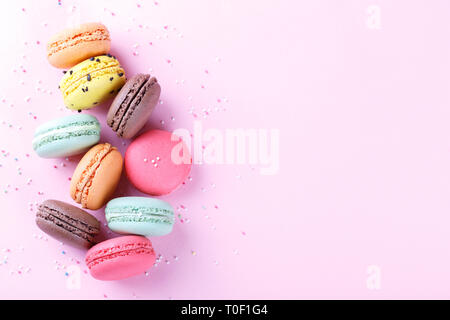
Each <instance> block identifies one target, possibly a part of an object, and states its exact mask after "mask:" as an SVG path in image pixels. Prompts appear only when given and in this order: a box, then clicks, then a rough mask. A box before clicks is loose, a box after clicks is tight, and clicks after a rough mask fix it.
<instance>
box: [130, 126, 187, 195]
mask: <svg viewBox="0 0 450 320" xmlns="http://www.w3.org/2000/svg"><path fill="white" fill-rule="evenodd" d="M175 139H176V140H175ZM174 140H175V141H172V133H171V132H169V131H165V130H149V131H146V132H145V133H143V134H142V135H140V136H138V137H137V138H135V139H134V140H133V142H132V143H131V144H130V146H129V147H128V148H127V151H126V153H125V171H126V174H127V178H129V180H130V182H131V183H132V184H133V185H134V186H135V187H136V188H137V189H138V190H140V191H142V192H144V193H147V194H149V195H158V196H159V195H164V194H168V193H170V192H173V191H174V190H176V189H177V188H179V187H180V186H181V184H182V183H183V182H184V181H185V180H186V178H187V177H188V175H189V172H190V170H191V165H192V160H191V156H190V155H189V154H186V155H185V158H186V160H187V161H186V162H185V163H183V162H181V161H180V162H178V160H182V159H183V158H181V157H183V156H182V155H181V153H179V154H180V155H179V156H178V155H174V158H173V159H172V151H173V150H178V149H181V150H187V146H186V145H185V144H184V145H183V146H182V147H181V148H178V145H179V144H180V145H181V144H183V142H182V141H180V140H179V138H178V139H177V137H176V136H175V137H174ZM174 148H176V149H174ZM177 156H178V158H175V157H177Z"/></svg>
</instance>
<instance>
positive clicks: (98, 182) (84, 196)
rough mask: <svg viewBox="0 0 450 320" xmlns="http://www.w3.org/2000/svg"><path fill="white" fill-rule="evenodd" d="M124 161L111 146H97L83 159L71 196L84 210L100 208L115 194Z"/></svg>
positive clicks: (76, 172) (78, 168)
mask: <svg viewBox="0 0 450 320" xmlns="http://www.w3.org/2000/svg"><path fill="white" fill-rule="evenodd" d="M122 167H123V158H122V155H121V154H120V152H119V151H118V150H117V149H116V148H115V147H113V146H111V145H110V144H109V143H101V144H97V145H95V146H94V147H92V148H91V149H89V151H88V152H87V153H86V154H85V155H84V156H83V158H82V159H81V160H80V162H79V163H78V165H77V167H76V169H75V172H74V173H73V176H72V179H71V182H70V196H71V197H72V199H73V200H75V202H77V203H80V204H81V206H82V207H83V208H88V209H91V210H97V209H100V208H101V207H102V206H103V205H104V204H105V203H106V202H107V201H108V200H109V199H110V198H111V197H112V195H113V193H114V191H115V190H116V187H117V185H118V183H119V180H120V175H121V173H122Z"/></svg>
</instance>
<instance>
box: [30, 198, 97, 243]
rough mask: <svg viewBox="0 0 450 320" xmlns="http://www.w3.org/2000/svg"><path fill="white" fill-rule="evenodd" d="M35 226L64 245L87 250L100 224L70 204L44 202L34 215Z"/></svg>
mask: <svg viewBox="0 0 450 320" xmlns="http://www.w3.org/2000/svg"><path fill="white" fill-rule="evenodd" d="M36 224H37V226H38V227H39V228H40V229H41V230H42V231H44V232H45V233H47V234H48V235H50V236H52V237H53V238H55V239H57V240H59V241H62V242H64V243H67V244H70V245H73V246H77V247H81V248H89V247H91V246H92V245H94V244H95V240H94V237H95V236H96V235H97V234H98V233H99V231H100V222H99V221H98V220H97V219H96V218H95V217H94V216H92V215H90V214H89V213H87V212H86V211H84V210H81V209H80V208H77V207H75V206H72V205H71V204H68V203H65V202H62V201H58V200H46V201H44V202H43V203H41V204H40V205H39V207H38V211H37V213H36Z"/></svg>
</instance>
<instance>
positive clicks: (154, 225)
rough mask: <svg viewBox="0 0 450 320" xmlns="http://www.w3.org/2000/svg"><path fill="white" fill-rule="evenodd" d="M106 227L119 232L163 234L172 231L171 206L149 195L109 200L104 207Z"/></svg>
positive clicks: (150, 234)
mask: <svg viewBox="0 0 450 320" xmlns="http://www.w3.org/2000/svg"><path fill="white" fill-rule="evenodd" d="M105 214H106V221H107V223H108V227H109V228H110V229H111V230H112V231H114V232H116V233H120V234H137V235H141V236H163V235H166V234H169V233H170V232H171V231H172V228H173V224H174V220H175V217H174V213H173V208H172V206H171V205H170V204H169V203H167V202H165V201H163V200H159V199H155V198H149V197H121V198H115V199H112V200H111V201H109V202H108V203H107V205H106V208H105Z"/></svg>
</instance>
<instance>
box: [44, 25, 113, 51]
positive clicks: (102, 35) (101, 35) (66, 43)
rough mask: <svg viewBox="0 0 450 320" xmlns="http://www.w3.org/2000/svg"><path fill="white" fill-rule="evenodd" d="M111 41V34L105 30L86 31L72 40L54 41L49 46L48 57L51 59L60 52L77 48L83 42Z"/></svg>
mask: <svg viewBox="0 0 450 320" xmlns="http://www.w3.org/2000/svg"><path fill="white" fill-rule="evenodd" d="M101 40H104V41H109V40H110V37H109V32H108V31H107V30H105V29H104V28H99V29H96V30H94V31H86V32H82V33H79V34H77V35H74V36H72V37H70V38H66V39H64V40H59V41H54V42H52V43H50V44H49V45H48V46H47V50H48V53H47V55H48V56H49V57H50V56H52V55H53V54H55V53H57V52H58V51H61V50H64V49H66V48H68V47H73V46H76V45H77V44H79V43H82V42H89V41H101Z"/></svg>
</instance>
